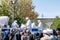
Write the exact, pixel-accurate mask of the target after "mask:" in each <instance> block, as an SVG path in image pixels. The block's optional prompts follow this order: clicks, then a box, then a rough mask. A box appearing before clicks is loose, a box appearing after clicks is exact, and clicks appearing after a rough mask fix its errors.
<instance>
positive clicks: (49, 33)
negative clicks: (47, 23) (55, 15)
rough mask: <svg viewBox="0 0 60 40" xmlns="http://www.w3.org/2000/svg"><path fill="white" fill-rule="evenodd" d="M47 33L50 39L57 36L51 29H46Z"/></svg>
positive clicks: (54, 39) (52, 39) (55, 39)
mask: <svg viewBox="0 0 60 40" xmlns="http://www.w3.org/2000/svg"><path fill="white" fill-rule="evenodd" d="M47 31H48V35H49V36H50V39H51V40H57V37H56V36H55V35H53V29H48V30H47Z"/></svg>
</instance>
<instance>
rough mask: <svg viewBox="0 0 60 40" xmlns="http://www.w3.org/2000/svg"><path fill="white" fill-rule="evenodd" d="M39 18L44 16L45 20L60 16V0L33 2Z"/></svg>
mask: <svg viewBox="0 0 60 40" xmlns="http://www.w3.org/2000/svg"><path fill="white" fill-rule="evenodd" d="M32 4H33V5H34V6H35V10H34V11H36V12H38V14H39V17H41V15H42V14H44V17H45V18H54V17H55V16H60V0H32Z"/></svg>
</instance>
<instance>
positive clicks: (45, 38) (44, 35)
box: [41, 30, 51, 40]
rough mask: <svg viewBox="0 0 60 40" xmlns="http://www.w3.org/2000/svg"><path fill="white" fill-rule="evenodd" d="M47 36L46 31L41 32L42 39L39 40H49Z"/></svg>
mask: <svg viewBox="0 0 60 40" xmlns="http://www.w3.org/2000/svg"><path fill="white" fill-rule="evenodd" d="M47 34H48V32H47V30H43V37H42V38H41V40H51V39H50V37H49V36H48V35H47Z"/></svg>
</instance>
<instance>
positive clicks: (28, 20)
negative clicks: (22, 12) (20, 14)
mask: <svg viewBox="0 0 60 40" xmlns="http://www.w3.org/2000/svg"><path fill="white" fill-rule="evenodd" d="M26 21H27V23H26V26H27V28H28V29H30V28H31V20H30V19H29V18H28V17H26Z"/></svg>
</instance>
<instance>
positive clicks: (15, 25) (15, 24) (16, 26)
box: [12, 20, 19, 29]
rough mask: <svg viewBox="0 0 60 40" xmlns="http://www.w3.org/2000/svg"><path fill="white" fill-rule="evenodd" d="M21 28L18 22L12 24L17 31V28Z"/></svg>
mask: <svg viewBox="0 0 60 40" xmlns="http://www.w3.org/2000/svg"><path fill="white" fill-rule="evenodd" d="M18 27H19V25H18V24H17V20H15V21H14V22H13V23H12V28H13V29H16V28H18Z"/></svg>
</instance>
